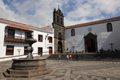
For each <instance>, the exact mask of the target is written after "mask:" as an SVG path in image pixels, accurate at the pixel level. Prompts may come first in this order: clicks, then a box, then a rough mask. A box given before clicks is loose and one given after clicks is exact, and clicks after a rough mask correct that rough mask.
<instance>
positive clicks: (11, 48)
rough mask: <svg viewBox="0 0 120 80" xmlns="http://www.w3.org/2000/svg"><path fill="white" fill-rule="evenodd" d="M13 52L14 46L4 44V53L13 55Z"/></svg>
mask: <svg viewBox="0 0 120 80" xmlns="http://www.w3.org/2000/svg"><path fill="white" fill-rule="evenodd" d="M13 52H14V46H11V45H7V46H6V55H13Z"/></svg>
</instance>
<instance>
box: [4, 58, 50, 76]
mask: <svg viewBox="0 0 120 80" xmlns="http://www.w3.org/2000/svg"><path fill="white" fill-rule="evenodd" d="M50 72H51V70H50V69H49V68H47V67H46V59H44V58H43V59H13V63H12V67H11V68H10V69H7V71H6V72H4V73H3V74H4V76H5V77H7V78H28V77H34V76H41V75H45V74H49V73H50Z"/></svg>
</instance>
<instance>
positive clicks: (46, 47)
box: [33, 30, 54, 55]
mask: <svg viewBox="0 0 120 80" xmlns="http://www.w3.org/2000/svg"><path fill="white" fill-rule="evenodd" d="M38 35H43V41H42V42H39V41H38ZM49 36H50V37H52V43H49V40H48V37H49ZM33 37H34V38H35V39H37V42H36V43H34V44H33V47H34V51H33V53H38V47H42V49H43V55H46V54H49V47H52V49H53V51H52V52H54V37H53V33H49V32H43V31H38V30H34V32H33ZM52 54H53V53H52Z"/></svg>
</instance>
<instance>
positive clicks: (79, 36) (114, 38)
mask: <svg viewBox="0 0 120 80" xmlns="http://www.w3.org/2000/svg"><path fill="white" fill-rule="evenodd" d="M111 23H112V27H113V31H112V32H107V27H106V24H107V23H100V24H94V25H89V26H83V27H77V28H74V29H75V36H71V29H72V28H71V29H66V30H65V40H66V42H65V45H66V49H67V48H68V51H73V46H75V48H74V51H82V50H84V51H85V46H84V36H86V35H87V34H88V33H89V31H88V28H92V31H91V33H93V34H96V35H97V44H98V51H99V50H100V49H101V48H103V49H104V50H108V49H111V46H110V45H109V44H110V43H114V45H113V49H117V50H120V47H119V45H120V31H119V30H120V21H114V22H111Z"/></svg>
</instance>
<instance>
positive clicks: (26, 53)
mask: <svg viewBox="0 0 120 80" xmlns="http://www.w3.org/2000/svg"><path fill="white" fill-rule="evenodd" d="M27 47H28V46H24V55H28V50H27Z"/></svg>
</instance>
